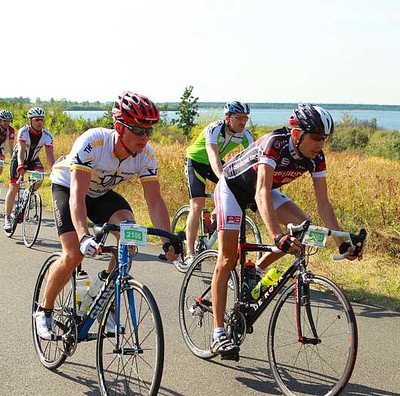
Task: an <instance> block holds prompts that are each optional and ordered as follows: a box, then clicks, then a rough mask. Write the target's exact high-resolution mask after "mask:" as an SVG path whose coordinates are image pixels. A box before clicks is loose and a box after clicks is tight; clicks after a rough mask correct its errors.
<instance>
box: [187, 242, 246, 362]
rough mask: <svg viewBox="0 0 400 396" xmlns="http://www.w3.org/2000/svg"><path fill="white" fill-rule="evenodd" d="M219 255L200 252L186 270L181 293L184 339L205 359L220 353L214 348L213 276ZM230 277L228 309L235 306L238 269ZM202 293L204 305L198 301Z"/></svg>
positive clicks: (193, 351)
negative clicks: (213, 350)
mask: <svg viewBox="0 0 400 396" xmlns="http://www.w3.org/2000/svg"><path fill="white" fill-rule="evenodd" d="M217 257H218V252H217V251H216V250H206V251H204V252H202V253H200V254H199V255H198V256H197V257H196V258H195V260H194V261H193V263H192V265H191V266H190V267H189V269H188V271H187V272H186V275H185V278H184V280H183V283H182V287H181V292H180V295H179V325H180V328H181V332H182V336H183V339H184V341H185V343H186V345H187V346H188V348H189V349H190V351H191V352H192V353H193V354H194V355H195V356H197V357H199V358H201V359H211V358H213V357H215V356H216V355H217V354H216V353H212V352H211V351H210V344H211V341H212V335H213V330H214V323H213V320H214V316H213V314H212V301H211V280H212V276H213V273H214V268H215V265H216V262H217ZM230 279H231V286H230V287H228V296H227V305H226V307H227V310H229V309H230V308H232V307H233V305H234V302H235V301H236V299H237V297H238V294H239V286H238V281H237V276H236V273H235V271H232V272H231V278H230ZM200 297H201V302H202V306H200V305H199V304H198V301H199V298H200Z"/></svg>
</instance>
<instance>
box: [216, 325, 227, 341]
mask: <svg viewBox="0 0 400 396" xmlns="http://www.w3.org/2000/svg"><path fill="white" fill-rule="evenodd" d="M222 334H225V328H224V327H216V328H215V329H214V334H213V340H216V339H217V338H218V337H219V336H220V335H222Z"/></svg>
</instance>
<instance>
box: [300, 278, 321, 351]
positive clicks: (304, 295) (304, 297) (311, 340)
mask: <svg viewBox="0 0 400 396" xmlns="http://www.w3.org/2000/svg"><path fill="white" fill-rule="evenodd" d="M295 302H296V304H295V306H296V309H295V311H296V312H295V317H296V318H295V319H296V327H297V339H298V341H299V342H300V343H301V344H303V345H305V344H311V345H318V344H320V343H321V338H319V337H318V334H317V329H316V327H315V323H314V318H313V314H312V310H311V299H310V285H309V282H308V280H307V273H300V274H299V275H298V276H297V278H296V282H295ZM303 310H305V314H306V317H307V322H308V326H309V328H310V330H311V332H312V335H313V337H306V336H305V335H304V333H303V327H302V318H303V317H305V316H304V314H303V312H302V311H303ZM304 323H305V324H306V321H304Z"/></svg>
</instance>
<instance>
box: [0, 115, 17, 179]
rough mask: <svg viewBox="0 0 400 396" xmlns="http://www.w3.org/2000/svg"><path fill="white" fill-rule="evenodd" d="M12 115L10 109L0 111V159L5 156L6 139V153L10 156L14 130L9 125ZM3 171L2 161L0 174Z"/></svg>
mask: <svg viewBox="0 0 400 396" xmlns="http://www.w3.org/2000/svg"><path fill="white" fill-rule="evenodd" d="M12 120H13V115H12V113H11V111H10V110H2V111H0V160H4V158H5V147H4V146H5V144H6V141H8V153H9V156H10V158H11V157H12V151H13V143H14V135H15V130H14V128H13V127H12V126H11V125H10V123H11V122H12ZM2 172H3V163H0V175H1V173H2Z"/></svg>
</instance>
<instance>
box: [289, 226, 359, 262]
mask: <svg viewBox="0 0 400 396" xmlns="http://www.w3.org/2000/svg"><path fill="white" fill-rule="evenodd" d="M311 225H312V224H311V222H310V221H309V220H306V221H303V222H302V223H301V224H297V225H296V224H292V223H290V224H288V225H287V228H288V230H289V232H290V235H292V236H294V237H295V238H297V239H299V240H300V241H301V242H303V239H304V237H305V235H306V231H307V230H308V229H309V227H310V226H311ZM319 228H320V229H321V230H324V232H326V235H327V236H337V237H343V238H345V239H347V240H348V241H349V243H350V245H351V247H352V248H354V256H358V254H359V253H360V252H361V251H362V249H363V247H364V244H365V240H366V238H367V231H366V230H365V228H361V229H360V232H359V233H358V234H354V233H351V232H347V231H337V230H330V229H329V228H322V227H319ZM332 257H333V259H334V260H343V259H344V258H346V257H347V254H346V253H344V254H334V255H333V256H332Z"/></svg>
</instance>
